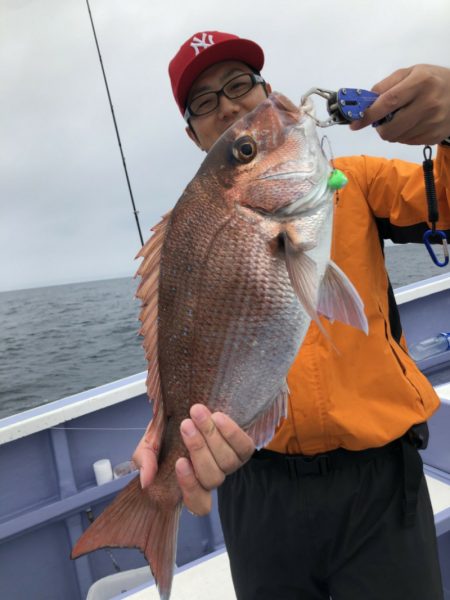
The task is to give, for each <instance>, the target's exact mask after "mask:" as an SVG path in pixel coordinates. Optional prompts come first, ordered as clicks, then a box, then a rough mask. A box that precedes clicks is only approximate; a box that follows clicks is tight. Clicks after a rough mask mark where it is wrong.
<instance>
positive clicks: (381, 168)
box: [355, 146, 450, 243]
mask: <svg viewBox="0 0 450 600" xmlns="http://www.w3.org/2000/svg"><path fill="white" fill-rule="evenodd" d="M361 160H362V161H363V163H364V164H363V165H362V164H361V166H362V167H363V168H362V169H358V173H355V175H356V179H357V180H358V182H359V185H360V186H361V188H362V189H363V190H364V192H365V195H366V199H367V202H368V204H369V206H370V208H371V210H372V212H373V214H374V216H375V218H376V221H377V225H378V229H379V231H380V234H381V235H382V237H383V238H384V239H391V240H392V241H393V242H395V243H407V242H422V236H423V233H424V232H425V231H426V230H427V229H429V228H430V227H431V223H429V222H428V204H427V199H426V194H425V184H424V175H423V168H422V164H421V163H420V164H415V163H409V162H405V161H401V160H388V159H381V158H372V157H367V156H363V157H361ZM434 177H435V187H436V196H437V199H438V209H439V221H438V223H437V225H436V227H437V229H442V230H444V231H445V232H446V234H447V239H448V240H450V147H444V146H438V151H437V155H436V154H435V159H434Z"/></svg>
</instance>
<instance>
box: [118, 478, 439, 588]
mask: <svg viewBox="0 0 450 600" xmlns="http://www.w3.org/2000/svg"><path fill="white" fill-rule="evenodd" d="M427 470H428V469H427ZM426 479H427V485H428V490H429V492H430V497H431V503H432V505H433V512H434V516H435V522H436V527H437V529H440V530H441V532H443V531H444V530H445V531H449V530H450V480H449V481H448V482H444V481H443V480H442V479H440V478H438V477H436V476H432V475H430V474H428V473H427V474H426ZM212 590H214V592H212ZM125 598H126V599H127V600H160V597H159V594H158V590H157V589H156V586H155V584H143V585H141V586H139V587H138V588H136V589H135V590H133V591H130V592H129V593H127V594H121V595H120V596H116V597H115V598H113V599H112V600H122V599H125ZM170 598H171V600H192V598H195V600H212V599H214V600H233V599H235V598H236V596H235V594H234V589H233V582H232V580H231V573H230V566H229V562H228V556H227V553H226V552H225V551H223V550H219V551H217V552H214V553H213V554H211V555H209V556H208V558H206V559H200V560H197V561H194V562H192V563H189V564H187V565H184V566H183V567H182V568H180V569H179V570H178V571H177V573H176V574H175V577H174V582H173V588H172V594H171V596H170Z"/></svg>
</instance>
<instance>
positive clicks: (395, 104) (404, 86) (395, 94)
mask: <svg viewBox="0 0 450 600" xmlns="http://www.w3.org/2000/svg"><path fill="white" fill-rule="evenodd" d="M410 72H411V69H399V70H398V71H395V73H393V74H392V75H390V76H389V77H386V79H383V80H382V81H380V82H379V83H377V84H376V85H374V86H373V88H372V91H374V92H376V93H377V94H380V96H379V98H377V99H376V100H375V102H374V103H373V104H372V106H370V108H368V109H367V110H366V111H365V114H364V118H363V119H361V120H360V121H356V122H354V123H352V124H351V126H350V127H351V129H353V130H354V131H356V130H358V129H362V128H363V127H367V125H370V124H371V123H373V122H375V121H380V120H381V119H384V118H385V117H386V116H387V115H389V114H392V113H394V112H395V111H397V110H399V109H400V108H402V107H404V106H406V105H407V104H409V103H410V102H411V101H412V99H413V98H414V93H415V90H414V85H413V84H412V83H411V82H407V81H405V80H406V79H407V78H408V76H409V75H410Z"/></svg>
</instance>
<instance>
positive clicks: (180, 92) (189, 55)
mask: <svg viewBox="0 0 450 600" xmlns="http://www.w3.org/2000/svg"><path fill="white" fill-rule="evenodd" d="M224 60H239V61H242V62H244V63H246V64H247V65H249V66H250V67H253V68H254V69H256V70H257V71H260V70H261V69H262V67H263V65H264V52H263V51H262V48H260V47H259V46H258V44H255V42H252V41H251V40H245V39H243V38H240V37H238V36H237V35H232V34H231V33H223V32H221V31H201V32H199V33H196V34H194V35H193V36H192V37H190V38H189V39H188V40H187V41H186V42H185V43H184V44H183V45H182V46H181V48H180V49H179V50H178V52H177V53H176V55H175V56H174V57H173V59H172V60H171V61H170V64H169V76H170V82H171V84H172V91H173V95H174V97H175V100H176V103H177V104H178V108H179V109H180V111H181V114H182V115H183V114H184V111H185V108H186V99H187V96H188V94H189V90H190V88H191V86H192V84H193V83H194V81H195V80H196V79H197V77H198V76H199V75H200V73H202V72H203V71H204V70H205V69H207V68H208V67H211V66H212V65H214V64H216V63H218V62H222V61H224Z"/></svg>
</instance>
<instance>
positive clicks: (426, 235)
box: [423, 229, 449, 267]
mask: <svg viewBox="0 0 450 600" xmlns="http://www.w3.org/2000/svg"><path fill="white" fill-rule="evenodd" d="M434 236H437V237H440V238H441V240H442V247H443V250H444V261H443V262H440V261H439V259H438V257H437V256H436V254H435V252H434V250H433V248H432V247H431V243H430V238H432V237H434ZM423 243H424V244H425V246H426V248H427V250H428V254H429V255H430V257H431V260H432V261H433V262H434V264H435V265H437V266H438V267H445V266H447V265H448V263H449V256H448V244H447V236H446V235H445V232H444V231H441V230H440V229H435V230H434V231H433V229H428V230H427V231H425V233H424V234H423Z"/></svg>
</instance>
